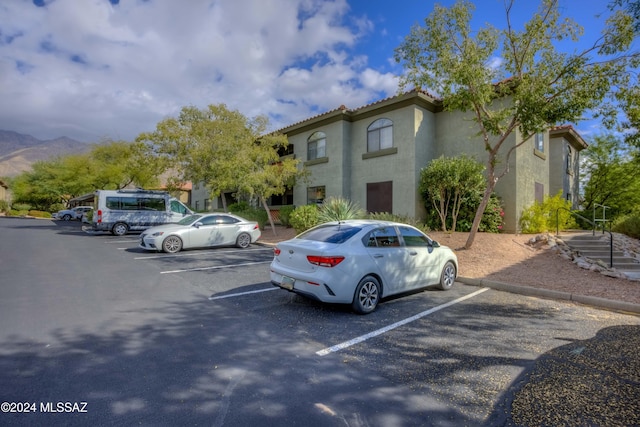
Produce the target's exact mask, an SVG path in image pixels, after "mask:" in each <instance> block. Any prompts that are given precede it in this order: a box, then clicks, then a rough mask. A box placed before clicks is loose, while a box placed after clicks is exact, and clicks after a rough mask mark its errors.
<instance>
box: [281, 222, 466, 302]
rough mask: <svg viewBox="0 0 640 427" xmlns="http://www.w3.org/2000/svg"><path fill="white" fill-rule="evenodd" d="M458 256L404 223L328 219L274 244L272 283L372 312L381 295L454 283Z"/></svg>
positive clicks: (316, 297) (446, 286)
mask: <svg viewBox="0 0 640 427" xmlns="http://www.w3.org/2000/svg"><path fill="white" fill-rule="evenodd" d="M457 271H458V258H457V257H456V254H455V253H454V252H453V251H452V250H451V249H449V248H448V247H446V246H441V245H439V244H438V242H436V241H434V240H432V239H430V238H429V237H428V236H427V235H425V234H424V233H422V232H421V231H420V230H418V229H417V228H414V227H412V226H410V225H407V224H400V223H396V222H389V221H376V220H348V221H340V222H329V223H325V224H322V225H319V226H317V227H314V228H312V229H310V230H307V231H305V232H304V233H302V234H300V235H298V236H296V237H295V238H293V239H291V240H286V241H284V242H281V243H278V244H277V246H276V247H275V248H274V259H273V261H272V262H271V272H270V274H271V283H272V284H273V285H275V286H278V287H280V288H283V289H286V290H288V291H291V292H296V293H298V294H301V295H304V296H307V297H309V298H313V299H316V300H319V301H322V302H328V303H339V304H351V306H352V308H353V310H354V311H356V312H357V313H361V314H366V313H370V312H372V311H373V310H375V308H376V307H377V305H378V303H379V302H380V299H381V298H384V297H388V296H390V295H394V294H400V293H403V292H408V291H411V290H414V289H420V288H423V287H426V286H429V285H437V286H438V287H439V288H440V289H442V290H448V289H450V288H451V287H452V286H453V283H454V282H455V279H456V276H457Z"/></svg>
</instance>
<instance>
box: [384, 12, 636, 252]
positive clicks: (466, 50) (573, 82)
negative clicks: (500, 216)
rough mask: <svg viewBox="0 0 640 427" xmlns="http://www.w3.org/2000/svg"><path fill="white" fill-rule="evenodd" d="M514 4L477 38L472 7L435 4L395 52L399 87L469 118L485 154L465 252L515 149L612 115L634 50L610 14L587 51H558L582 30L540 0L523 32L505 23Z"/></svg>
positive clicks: (626, 29) (625, 26)
mask: <svg viewBox="0 0 640 427" xmlns="http://www.w3.org/2000/svg"><path fill="white" fill-rule="evenodd" d="M514 3H515V2H514V0H511V1H509V0H505V17H506V28H504V29H503V30H498V29H496V28H495V27H492V26H489V25H487V26H486V27H484V28H481V29H480V30H479V31H476V32H474V31H472V29H471V25H470V23H471V17H472V11H473V9H474V6H473V4H471V3H470V2H468V1H459V2H457V3H455V4H454V5H453V6H451V7H450V8H446V7H442V6H439V5H436V6H435V7H434V10H433V12H432V13H431V14H430V15H429V16H428V17H427V18H426V19H425V23H424V25H423V26H414V27H413V28H412V29H411V32H410V34H409V35H408V36H407V38H406V39H405V41H404V42H403V43H402V44H401V45H400V46H399V47H398V48H397V49H396V52H395V58H396V61H398V62H399V63H402V64H403V65H404V67H405V74H404V75H403V76H401V89H405V88H406V87H407V86H410V85H412V86H414V87H417V88H424V89H428V90H432V91H435V92H436V93H438V94H439V95H440V96H441V97H442V99H443V107H444V109H445V110H447V111H464V112H468V113H469V114H470V115H471V116H472V118H473V120H474V121H475V123H476V124H477V126H478V134H479V138H478V142H479V143H480V144H482V145H483V147H484V149H485V151H486V153H487V158H486V174H485V177H486V181H487V186H486V189H485V192H484V194H483V197H482V201H481V203H480V205H479V206H478V209H477V210H476V214H475V217H474V221H473V225H472V227H471V232H470V233H469V237H468V239H467V242H466V245H465V247H466V248H470V247H471V246H472V244H473V241H474V239H475V235H476V233H477V231H478V227H479V225H480V221H481V220H482V215H483V213H484V210H485V209H486V206H487V204H488V202H489V199H490V197H491V194H492V192H493V190H494V188H495V185H496V183H497V182H498V180H499V179H500V178H502V177H503V176H504V175H505V174H506V173H508V171H509V169H508V165H509V157H510V155H511V154H512V153H513V151H514V150H516V149H517V148H518V147H519V146H522V144H523V143H524V142H525V141H527V140H528V139H529V138H531V137H532V136H533V135H534V134H536V133H538V132H541V131H543V130H546V129H547V128H548V127H549V126H552V125H556V124H564V123H567V122H570V123H577V122H578V121H580V120H582V119H584V118H585V115H586V114H587V113H588V112H592V113H593V116H594V117H603V118H609V119H610V118H612V117H615V114H616V112H617V110H616V105H615V104H614V102H613V100H614V99H613V96H614V92H615V91H616V90H617V89H618V88H625V87H627V86H628V84H629V81H630V75H629V67H630V66H634V65H637V61H638V54H637V53H629V49H630V47H631V42H632V40H633V36H634V32H633V21H632V19H631V18H630V17H629V16H628V15H627V14H625V13H623V12H621V11H617V12H615V13H612V15H611V16H610V17H609V19H608V20H607V23H606V24H607V25H606V29H605V30H604V32H603V34H602V36H601V37H600V38H599V39H597V40H596V41H595V42H594V43H593V44H592V45H591V46H590V47H588V48H587V49H585V50H582V51H576V52H573V53H563V52H560V51H558V50H557V49H556V47H555V46H554V43H555V42H559V41H562V40H565V39H569V40H572V41H577V40H578V39H579V36H580V35H581V33H582V27H580V26H579V25H578V24H576V23H575V22H573V21H572V20H571V19H568V18H565V19H561V16H560V12H559V8H558V1H557V0H542V1H541V3H540V6H539V10H538V12H537V13H535V14H534V16H533V17H532V18H531V20H529V21H528V22H527V23H526V24H525V26H524V29H523V30H517V29H516V28H515V26H514V25H513V23H512V19H511V18H512V13H513V9H514ZM499 48H500V49H501V50H499ZM496 54H497V55H499V57H500V61H495V58H496ZM516 131H519V133H520V136H521V138H522V139H521V140H522V142H520V143H519V144H517V145H515V146H511V147H509V146H508V145H507V144H505V141H507V140H508V139H509V138H510V137H512V134H513V133H514V132H516ZM505 151H506V153H505ZM499 165H503V166H501V167H500V168H498V166H499Z"/></svg>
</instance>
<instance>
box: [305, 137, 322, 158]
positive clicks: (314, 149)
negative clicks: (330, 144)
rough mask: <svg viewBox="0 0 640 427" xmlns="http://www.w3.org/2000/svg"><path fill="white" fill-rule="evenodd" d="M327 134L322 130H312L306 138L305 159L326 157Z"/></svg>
mask: <svg viewBox="0 0 640 427" xmlns="http://www.w3.org/2000/svg"><path fill="white" fill-rule="evenodd" d="M326 145H327V135H326V134H325V133H324V132H314V133H313V134H312V135H311V136H310V137H309V139H308V140H307V160H314V159H319V158H321V157H326V156H327V154H326V151H325V149H326Z"/></svg>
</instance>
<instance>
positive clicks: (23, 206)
mask: <svg viewBox="0 0 640 427" xmlns="http://www.w3.org/2000/svg"><path fill="white" fill-rule="evenodd" d="M11 209H12V210H14V211H26V212H27V213H28V212H29V210H30V209H31V205H29V204H27V203H14V204H13V205H12V206H11Z"/></svg>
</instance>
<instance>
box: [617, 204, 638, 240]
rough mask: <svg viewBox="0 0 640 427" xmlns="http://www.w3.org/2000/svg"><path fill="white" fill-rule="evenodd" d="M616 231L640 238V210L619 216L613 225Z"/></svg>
mask: <svg viewBox="0 0 640 427" xmlns="http://www.w3.org/2000/svg"><path fill="white" fill-rule="evenodd" d="M611 229H612V231H615V232H616V233H622V234H626V235H627V236H630V237H633V238H636V239H640V211H636V212H633V213H630V214H627V215H623V216H622V217H620V218H617V219H616V220H615V221H614V222H613V226H612V227H611Z"/></svg>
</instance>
